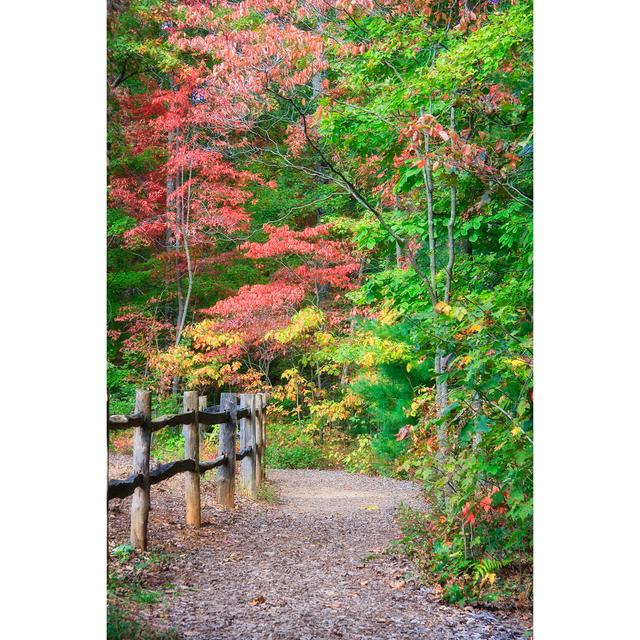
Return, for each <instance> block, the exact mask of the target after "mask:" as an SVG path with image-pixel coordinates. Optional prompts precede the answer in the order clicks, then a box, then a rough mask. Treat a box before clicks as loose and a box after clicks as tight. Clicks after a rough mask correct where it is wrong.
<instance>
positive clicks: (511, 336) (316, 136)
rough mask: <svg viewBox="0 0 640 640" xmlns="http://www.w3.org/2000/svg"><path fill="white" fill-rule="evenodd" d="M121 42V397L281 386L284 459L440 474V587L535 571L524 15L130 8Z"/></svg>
mask: <svg viewBox="0 0 640 640" xmlns="http://www.w3.org/2000/svg"><path fill="white" fill-rule="evenodd" d="M108 37H109V60H108V72H107V76H108V167H109V190H108V205H109V206H108V220H107V223H108V245H107V246H108V340H109V344H108V354H109V363H108V384H109V391H110V401H111V404H112V405H115V406H117V405H119V404H120V405H122V407H123V411H127V410H128V409H129V408H130V403H131V401H132V397H133V389H134V388H135V387H137V386H141V385H144V386H147V387H149V388H153V389H154V390H155V391H156V392H157V394H159V395H160V396H161V397H163V398H165V402H166V403H171V402H174V401H175V398H176V397H177V396H176V394H177V393H178V392H179V391H182V390H183V389H197V390H200V391H201V392H203V393H205V392H206V393H208V394H209V395H210V397H214V396H215V395H216V394H217V392H218V391H220V390H234V391H263V390H266V391H268V392H269V394H270V403H271V405H270V412H271V413H270V420H271V421H272V422H275V423H277V425H278V426H277V427H275V426H274V429H275V431H274V433H273V434H272V436H271V437H272V438H274V439H275V441H276V442H278V438H280V441H279V442H280V444H281V445H282V451H281V452H280V454H279V455H282V456H286V455H289V456H290V458H289V462H290V463H291V461H292V460H293V461H295V462H296V463H297V462H299V463H300V464H327V465H329V464H337V463H338V462H340V463H342V464H344V465H345V466H346V467H347V468H348V469H350V470H354V471H363V472H367V473H374V472H377V473H386V474H397V475H402V476H407V477H413V478H416V479H419V480H420V481H423V482H424V485H425V487H426V491H427V493H428V496H429V498H430V503H431V507H432V508H431V510H430V511H429V513H428V514H418V513H415V512H407V513H406V514H405V519H406V522H405V528H406V531H407V537H406V539H405V541H406V544H407V546H410V547H411V551H412V553H414V554H415V555H416V557H417V558H418V559H419V561H420V562H421V563H422V565H423V567H424V569H425V571H426V572H428V573H430V574H431V575H433V576H435V577H436V578H437V579H438V580H440V582H441V583H442V584H443V586H444V587H445V595H446V597H447V598H448V599H450V600H452V601H463V600H464V599H465V598H468V597H471V595H474V597H475V596H477V595H478V594H480V593H482V592H483V590H485V591H486V590H487V589H489V588H490V587H493V586H494V583H495V585H497V584H499V583H500V580H496V576H497V575H499V573H500V571H502V572H503V574H502V575H506V574H508V572H509V571H510V570H511V568H514V567H518V566H522V565H527V564H528V563H529V561H530V552H531V533H532V531H531V529H532V410H533V392H532V386H533V383H532V346H533V345H532V243H533V238H532V214H533V207H532V205H533V201H532V197H533V194H532V164H533V162H532V158H533V128H532V127H533V116H532V101H533V87H532V2H531V1H530V0H506V1H505V0H481V1H478V2H473V1H467V0H405V1H403V2H398V1H397V0H242V1H231V0H214V1H205V0H182V1H181V2H178V1H172V0H130V1H128V2H127V1H126V0H121V1H120V2H112V3H110V8H109V15H108ZM287 447H289V449H288V450H287ZM272 448H274V447H272ZM505 572H506V574H505ZM508 584H510V583H509V582H508V579H507V577H505V578H504V579H503V580H502V585H503V588H504V589H507V588H508Z"/></svg>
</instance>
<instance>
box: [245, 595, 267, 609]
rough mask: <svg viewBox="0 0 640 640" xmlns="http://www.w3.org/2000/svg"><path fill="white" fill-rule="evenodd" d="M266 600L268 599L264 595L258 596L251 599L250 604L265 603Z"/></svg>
mask: <svg viewBox="0 0 640 640" xmlns="http://www.w3.org/2000/svg"><path fill="white" fill-rule="evenodd" d="M265 602H266V599H265V597H264V596H257V597H255V598H251V600H249V604H250V605H252V606H254V607H255V606H256V605H258V604H264V603H265Z"/></svg>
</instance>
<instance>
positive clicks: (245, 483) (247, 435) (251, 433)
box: [239, 393, 258, 500]
mask: <svg viewBox="0 0 640 640" xmlns="http://www.w3.org/2000/svg"><path fill="white" fill-rule="evenodd" d="M255 397H256V396H255V394H254V393H241V394H240V407H239V408H240V409H249V411H251V415H250V416H249V417H248V418H241V419H240V451H243V450H244V449H248V448H251V453H250V454H249V455H248V456H245V457H244V458H242V460H241V461H240V483H241V485H242V488H243V489H244V490H245V491H246V492H247V495H248V496H249V497H250V498H252V499H254V500H255V499H256V497H257V496H258V491H257V487H256V432H255V405H257V402H255Z"/></svg>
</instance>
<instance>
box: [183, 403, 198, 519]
mask: <svg viewBox="0 0 640 640" xmlns="http://www.w3.org/2000/svg"><path fill="white" fill-rule="evenodd" d="M183 408H184V411H185V413H186V412H187V411H194V412H195V418H194V420H193V422H192V423H191V424H185V425H184V426H183V427H182V433H183V434H184V457H185V458H187V459H190V460H194V461H195V463H196V468H195V471H187V472H186V473H185V475H184V498H185V503H186V506H187V514H186V522H187V524H188V525H190V526H192V527H196V528H199V527H200V469H199V467H198V463H199V461H200V425H199V424H198V392H197V391H185V392H184V401H183Z"/></svg>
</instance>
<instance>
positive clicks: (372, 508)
mask: <svg viewBox="0 0 640 640" xmlns="http://www.w3.org/2000/svg"><path fill="white" fill-rule="evenodd" d="M379 508H380V507H379V506H378V505H375V504H365V505H364V506H362V507H361V509H365V510H366V511H377V510H378V509H379Z"/></svg>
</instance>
